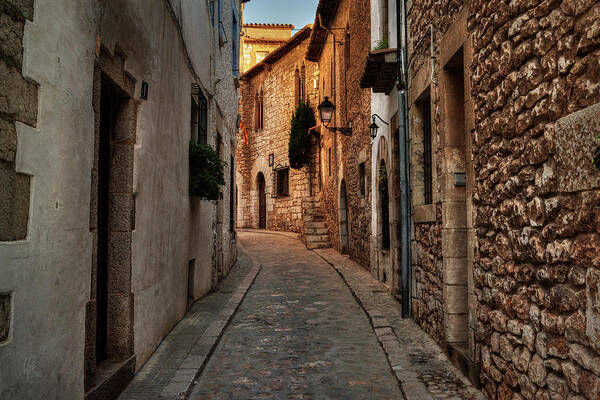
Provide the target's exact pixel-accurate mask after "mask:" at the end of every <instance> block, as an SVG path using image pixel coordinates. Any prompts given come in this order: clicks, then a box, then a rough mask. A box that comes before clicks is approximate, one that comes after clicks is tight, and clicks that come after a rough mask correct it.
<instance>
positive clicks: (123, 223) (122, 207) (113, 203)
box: [109, 193, 134, 232]
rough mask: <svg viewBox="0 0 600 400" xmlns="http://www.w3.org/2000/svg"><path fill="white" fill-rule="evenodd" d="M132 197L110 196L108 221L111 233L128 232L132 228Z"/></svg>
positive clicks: (129, 195) (115, 194) (123, 194)
mask: <svg viewBox="0 0 600 400" xmlns="http://www.w3.org/2000/svg"><path fill="white" fill-rule="evenodd" d="M133 201H134V199H133V195H132V194H128V193H112V194H110V209H109V221H110V229H111V232H128V231H131V230H132V228H133V218H134V215H133V212H134V208H133Z"/></svg>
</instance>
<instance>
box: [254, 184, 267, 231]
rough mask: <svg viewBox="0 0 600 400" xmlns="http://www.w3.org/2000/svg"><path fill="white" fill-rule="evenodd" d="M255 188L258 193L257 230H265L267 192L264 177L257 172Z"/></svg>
mask: <svg viewBox="0 0 600 400" xmlns="http://www.w3.org/2000/svg"><path fill="white" fill-rule="evenodd" d="M256 187H257V191H258V228H259V229H266V228H267V192H266V181H265V176H264V175H263V173H262V172H259V173H258V175H257V176H256Z"/></svg>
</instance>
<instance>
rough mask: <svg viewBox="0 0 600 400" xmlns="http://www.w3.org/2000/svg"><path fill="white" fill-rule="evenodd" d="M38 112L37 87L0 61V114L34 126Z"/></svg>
mask: <svg viewBox="0 0 600 400" xmlns="http://www.w3.org/2000/svg"><path fill="white" fill-rule="evenodd" d="M37 111H38V87H37V85H36V84H35V83H33V82H30V81H28V80H25V78H23V75H21V72H20V71H19V70H18V69H17V68H16V67H13V66H10V65H7V64H6V63H5V62H4V61H0V113H1V114H8V115H12V116H14V118H15V119H16V120H17V121H20V122H23V123H25V124H27V125H30V126H35V123H36V120H37Z"/></svg>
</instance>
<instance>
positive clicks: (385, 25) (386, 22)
mask: <svg viewBox="0 0 600 400" xmlns="http://www.w3.org/2000/svg"><path fill="white" fill-rule="evenodd" d="M380 26H381V28H380V29H381V32H380V37H381V40H382V41H384V42H385V43H389V40H390V5H389V0H381V25H380Z"/></svg>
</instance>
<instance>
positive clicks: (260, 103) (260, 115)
mask: <svg viewBox="0 0 600 400" xmlns="http://www.w3.org/2000/svg"><path fill="white" fill-rule="evenodd" d="M264 108H265V106H264V97H263V91H262V90H261V91H260V95H259V96H258V129H259V130H261V129H263V127H264Z"/></svg>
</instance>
